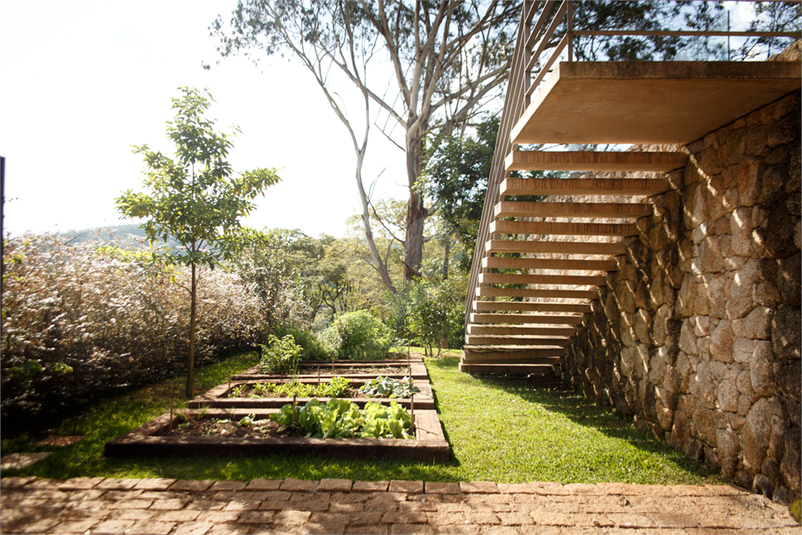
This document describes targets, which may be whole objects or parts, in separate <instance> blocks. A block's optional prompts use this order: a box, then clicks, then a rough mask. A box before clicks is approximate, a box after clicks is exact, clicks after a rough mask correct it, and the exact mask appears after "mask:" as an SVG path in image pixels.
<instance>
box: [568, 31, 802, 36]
mask: <svg viewBox="0 0 802 535" xmlns="http://www.w3.org/2000/svg"><path fill="white" fill-rule="evenodd" d="M572 33H573V35H575V36H583V35H610V36H613V37H620V36H625V35H642V36H652V35H657V36H660V35H664V36H669V37H800V36H801V35H802V32H750V31H745V32H732V31H730V32H723V31H712V30H711V31H707V30H687V31H683V30H677V31H674V30H574V31H573V32H572Z"/></svg>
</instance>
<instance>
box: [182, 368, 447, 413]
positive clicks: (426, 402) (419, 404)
mask: <svg viewBox="0 0 802 535" xmlns="http://www.w3.org/2000/svg"><path fill="white" fill-rule="evenodd" d="M341 377H348V378H349V379H350V377H349V376H341ZM375 378H376V376H373V377H372V379H375ZM289 380H290V379H280V380H278V381H275V380H274V381H273V382H274V383H276V382H280V381H284V382H286V381H289ZM321 380H323V379H321ZM299 382H302V383H304V384H312V385H315V384H317V383H316V380H311V381H310V380H299ZM365 382H366V379H351V386H352V387H354V388H357V389H358V388H360V387H361V386H362V385H363V384H365ZM256 383H257V381H234V380H233V378H232V382H231V386H230V387H229V385H228V383H225V384H222V385H219V386H216V387H214V388H212V389H211V390H209V391H208V392H206V393H204V394H202V395H200V396H198V397H196V398H195V399H193V400H192V401H190V402H189V404H188V407H189V408H191V409H201V408H203V407H210V408H243V409H246V408H254V409H258V408H265V409H266V408H280V407H281V406H282V405H285V404H286V403H288V402H289V401H290V400H291V399H292V398H291V397H231V392H232V390H235V389H236V388H237V387H240V386H243V385H246V386H247V385H254V384H256ZM414 384H415V386H416V387H417V388H418V389H420V392H419V393H417V394H415V397H414V398H413V399H411V400H410V399H409V398H396V399H393V401H395V402H396V403H398V404H399V405H402V406H404V407H407V408H409V407H410V405H411V404H412V403H413V402H414V404H415V410H416V411H417V410H418V409H421V410H434V398H433V396H432V387H431V385H430V384H429V381H428V380H425V379H418V380H415V382H414ZM314 397H315V398H316V399H319V400H326V399H328V398H326V397H322V396H314ZM341 397H343V398H346V399H348V401H352V402H354V403H356V404H357V405H359V406H360V407H364V405H365V403H367V402H369V401H379V402H383V401H389V399H388V398H381V397H365V396H360V395H359V394H358V393H357V395H356V396H355V397H351V396H341ZM310 399H312V397H303V398H301V397H299V398H297V402H298V403H300V404H303V403H306V402H307V401H309V400H310Z"/></svg>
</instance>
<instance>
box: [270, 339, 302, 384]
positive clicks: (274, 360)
mask: <svg viewBox="0 0 802 535" xmlns="http://www.w3.org/2000/svg"><path fill="white" fill-rule="evenodd" d="M259 349H260V351H261V355H262V361H261V362H260V366H261V368H262V371H263V372H264V373H275V374H292V375H295V374H296V373H297V371H298V362H299V361H300V360H301V353H303V348H302V347H301V346H299V345H298V344H296V343H295V339H294V338H293V336H292V335H291V334H288V335H286V336H284V337H283V338H279V337H277V336H275V335H272V334H270V335H268V337H267V344H260V345H259Z"/></svg>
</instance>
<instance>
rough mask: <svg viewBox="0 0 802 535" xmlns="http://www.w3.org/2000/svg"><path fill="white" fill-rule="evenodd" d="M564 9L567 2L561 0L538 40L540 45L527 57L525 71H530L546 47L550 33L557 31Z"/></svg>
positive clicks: (566, 6)
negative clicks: (527, 61)
mask: <svg viewBox="0 0 802 535" xmlns="http://www.w3.org/2000/svg"><path fill="white" fill-rule="evenodd" d="M566 11H568V2H566V1H563V2H562V4H560V8H559V9H558V10H557V13H555V14H554V18H553V19H552V20H551V24H549V27H548V28H547V29H546V31H545V32H543V37H542V38H541V40H540V46H539V47H538V48H537V50H536V51H535V52H533V53H532V57H531V58H530V59H529V63H527V64H526V70H527V71H531V70H532V68H533V67H534V66H535V63H537V60H538V58H539V57H540V54H542V53H543V51H544V50H545V49H546V46H548V43H549V38H550V37H551V36H552V35H554V32H555V31H557V26H559V25H560V23H561V22H562V21H563V18H564V17H565V13H566Z"/></svg>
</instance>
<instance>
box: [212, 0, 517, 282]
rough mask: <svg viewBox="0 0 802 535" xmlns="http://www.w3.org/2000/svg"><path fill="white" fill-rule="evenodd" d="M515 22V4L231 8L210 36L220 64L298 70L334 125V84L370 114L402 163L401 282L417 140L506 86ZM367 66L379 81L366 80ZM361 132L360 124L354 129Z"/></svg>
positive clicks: (291, 0) (410, 270)
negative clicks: (273, 60)
mask: <svg viewBox="0 0 802 535" xmlns="http://www.w3.org/2000/svg"><path fill="white" fill-rule="evenodd" d="M518 14H519V6H518V5H517V4H515V3H512V2H503V1H500V0H451V1H443V2H430V1H427V2H403V1H395V2H385V1H379V2H368V1H367V0H273V1H264V0H240V1H239V3H238V5H237V8H236V9H235V10H234V12H233V14H232V16H231V19H230V23H229V25H228V26H227V25H226V24H225V23H224V22H223V20H222V18H221V17H218V19H217V20H216V21H215V22H214V24H213V25H212V29H213V31H214V32H215V33H216V34H217V35H218V36H219V37H220V40H221V46H220V51H221V53H222V54H223V55H224V56H227V55H229V54H232V53H235V52H243V53H246V54H253V53H254V51H260V52H265V53H267V54H268V55H276V54H290V55H292V56H293V57H295V58H297V59H298V60H300V61H301V63H302V64H303V65H305V66H306V67H307V69H308V70H309V71H310V72H312V73H313V74H314V75H315V78H316V80H317V82H318V84H319V85H320V86H321V88H322V89H323V90H324V93H325V95H326V97H327V99H328V101H329V103H330V104H331V105H332V108H333V109H334V111H335V113H337V114H338V116H339V117H340V118H341V119H342V120H344V122H350V121H351V120H353V118H348V117H346V116H345V114H344V109H345V108H344V106H343V105H342V104H341V103H339V102H338V101H337V99H336V95H335V94H334V93H333V91H331V90H330V88H331V86H332V85H333V84H334V80H335V74H339V75H340V76H342V77H343V79H344V80H346V81H347V82H349V83H352V84H354V85H355V86H356V88H357V89H358V90H359V91H360V92H361V93H362V94H363V96H364V97H365V99H366V106H368V105H369V104H368V103H373V104H374V105H376V106H377V107H378V108H379V110H380V112H379V114H378V116H377V117H376V118H375V122H376V123H379V124H384V125H386V126H384V127H382V128H381V129H382V132H383V133H384V135H385V136H387V137H388V138H389V139H391V140H392V141H393V142H394V143H395V144H396V145H398V147H399V148H401V149H403V150H404V151H405V153H406V170H407V186H408V188H409V200H408V202H407V215H406V225H405V227H406V228H405V237H404V278H405V279H407V280H409V279H411V278H412V277H414V276H415V275H417V274H418V273H419V270H420V265H421V260H422V254H423V243H424V236H423V231H424V220H425V218H426V217H427V215H428V211H427V209H426V207H425V206H424V198H423V195H422V192H421V191H420V190H418V189H416V188H415V184H416V182H417V181H418V178H419V177H420V175H421V173H422V170H423V156H424V140H425V138H426V136H427V134H428V133H429V132H430V131H432V130H435V129H444V130H446V131H449V130H452V129H455V128H457V127H458V126H460V125H461V124H463V123H464V122H465V121H467V120H469V119H470V118H472V117H473V116H474V115H475V114H476V113H477V112H478V110H480V109H481V108H482V106H483V105H485V104H486V103H487V102H488V101H490V100H492V98H493V97H495V96H496V93H495V90H496V89H497V88H499V87H500V86H501V84H502V83H503V82H504V81H505V80H506V76H507V72H508V67H509V59H510V57H511V52H512V45H513V42H514V36H515V31H516V30H517V28H516V27H514V26H510V25H511V23H514V22H515V21H516V20H517V17H518ZM369 64H370V65H373V66H374V67H375V68H376V70H375V71H374V72H377V73H380V74H379V75H378V76H375V77H373V78H370V79H369V78H368V76H367V74H368V69H367V66H368V65H369ZM369 125H370V118H369V117H366V118H365V121H364V125H363V126H364V128H365V129H367V128H369ZM397 130H400V132H403V135H401V134H396V133H395V132H396V131H397ZM352 137H354V136H353V133H352ZM365 145H366V142H364V143H362V148H361V149H360V150H361V151H364V146H365ZM360 187H361V184H360ZM369 232H370V231H369V229H368V228H367V227H366V233H368V234H369ZM369 238H370V236H369ZM376 256H377V255H376V254H375V253H374V262H376V261H377V258H376Z"/></svg>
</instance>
